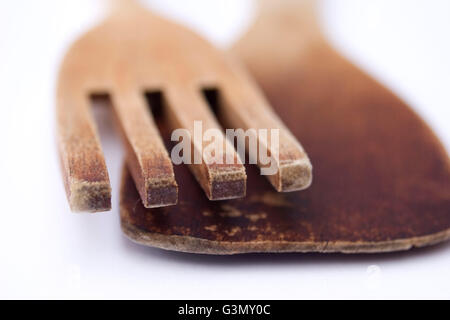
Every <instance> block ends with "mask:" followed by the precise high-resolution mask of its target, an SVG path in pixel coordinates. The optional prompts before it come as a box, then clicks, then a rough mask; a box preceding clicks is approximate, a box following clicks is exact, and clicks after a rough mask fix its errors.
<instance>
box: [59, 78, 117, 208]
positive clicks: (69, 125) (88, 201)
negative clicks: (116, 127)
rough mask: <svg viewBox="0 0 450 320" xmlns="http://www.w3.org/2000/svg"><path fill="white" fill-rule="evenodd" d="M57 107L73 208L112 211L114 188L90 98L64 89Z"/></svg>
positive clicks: (68, 193)
mask: <svg viewBox="0 0 450 320" xmlns="http://www.w3.org/2000/svg"><path fill="white" fill-rule="evenodd" d="M57 105H58V108H57V119H58V138H59V140H58V149H59V156H60V161H61V167H62V173H63V178H64V186H65V188H66V193H67V197H68V200H69V205H70V208H71V210H72V211H73V212H99V211H108V210H110V209H111V186H110V183H109V177H108V171H107V169H106V164H105V159H104V156H103V152H102V148H101V146H100V139H99V137H98V133H97V128H96V126H95V122H94V119H93V116H92V111H91V108H90V107H91V105H90V100H89V97H88V96H85V95H84V94H83V93H82V91H79V92H77V91H76V90H75V89H73V88H65V87H63V86H60V87H59V89H58V96H57Z"/></svg>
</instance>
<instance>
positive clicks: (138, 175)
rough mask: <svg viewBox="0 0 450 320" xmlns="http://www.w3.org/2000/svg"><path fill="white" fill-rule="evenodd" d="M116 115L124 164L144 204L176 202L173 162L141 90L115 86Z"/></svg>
mask: <svg viewBox="0 0 450 320" xmlns="http://www.w3.org/2000/svg"><path fill="white" fill-rule="evenodd" d="M116 89H117V90H115V91H114V94H113V101H112V104H113V109H114V114H115V119H116V122H117V124H118V127H119V128H120V133H121V137H122V141H123V142H124V145H125V150H126V162H127V166H128V168H129V170H130V172H131V175H132V176H133V179H134V182H135V184H136V187H137V189H138V191H139V194H140V196H141V199H142V203H143V204H144V206H145V207H146V208H155V207H164V206H170V205H175V204H176V203H177V201H178V185H177V183H176V181H175V174H174V172H173V167H172V162H171V160H170V157H169V154H168V152H167V150H166V148H165V146H164V142H163V140H162V138H161V135H160V133H159V131H158V128H157V126H156V123H155V121H154V119H153V116H152V114H151V112H150V109H149V106H148V105H147V101H146V99H145V95H144V92H142V93H141V92H137V91H135V90H125V89H124V87H122V88H116Z"/></svg>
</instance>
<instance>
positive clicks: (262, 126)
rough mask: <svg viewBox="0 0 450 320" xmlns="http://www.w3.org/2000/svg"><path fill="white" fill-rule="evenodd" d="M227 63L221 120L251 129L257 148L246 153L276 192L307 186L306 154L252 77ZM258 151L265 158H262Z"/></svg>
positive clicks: (308, 167) (309, 177)
mask: <svg viewBox="0 0 450 320" xmlns="http://www.w3.org/2000/svg"><path fill="white" fill-rule="evenodd" d="M230 62H231V63H230V70H231V72H229V73H227V74H226V75H225V76H224V78H225V79H224V82H223V83H222V84H221V85H222V89H223V90H222V104H223V106H222V108H220V116H221V118H222V121H223V122H224V123H225V124H226V125H227V126H229V128H242V129H243V130H245V131H247V130H251V131H253V132H252V133H251V134H250V131H247V132H248V133H249V134H250V136H253V138H256V140H257V144H258V151H256V149H255V148H254V149H253V150H247V151H248V152H249V153H251V152H253V155H251V154H249V156H250V158H251V157H253V158H255V159H257V164H258V166H259V167H260V168H261V169H264V170H262V172H263V171H265V172H266V173H265V175H267V179H268V180H269V181H270V183H271V184H272V185H273V186H274V188H275V189H276V190H277V191H278V192H292V191H299V190H304V189H307V188H308V187H309V186H310V185H311V183H312V165H311V162H310V160H309V158H308V155H307V154H306V152H305V151H304V149H303V147H302V146H301V144H300V142H299V141H298V140H297V139H296V138H295V137H294V135H293V134H292V133H291V132H290V131H289V129H288V128H287V127H286V126H285V125H284V123H283V122H282V121H281V119H280V118H279V117H278V116H277V115H276V114H275V112H274V111H273V110H272V108H271V106H270V105H269V103H268V102H267V101H266V99H265V97H264V96H263V93H262V92H261V91H260V89H259V88H258V87H257V86H256V85H255V84H254V83H253V80H252V79H250V78H248V77H247V75H246V74H245V73H244V71H243V70H242V69H241V66H239V65H237V64H235V63H234V61H231V60H230ZM274 129H275V131H274V135H273V136H272V134H271V133H272V131H273V130H274ZM264 132H266V134H264ZM269 137H270V138H269ZM272 137H274V139H272ZM277 137H278V138H277ZM272 140H274V141H272ZM261 150H262V153H263V154H266V155H267V158H268V159H264V161H262V158H261Z"/></svg>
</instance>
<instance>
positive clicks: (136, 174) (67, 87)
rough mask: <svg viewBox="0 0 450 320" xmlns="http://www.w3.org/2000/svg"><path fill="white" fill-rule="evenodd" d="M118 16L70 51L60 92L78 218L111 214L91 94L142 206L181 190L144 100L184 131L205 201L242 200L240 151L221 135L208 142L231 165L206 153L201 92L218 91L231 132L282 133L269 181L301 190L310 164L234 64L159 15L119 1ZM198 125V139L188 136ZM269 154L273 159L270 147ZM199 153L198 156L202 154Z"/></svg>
mask: <svg viewBox="0 0 450 320" xmlns="http://www.w3.org/2000/svg"><path fill="white" fill-rule="evenodd" d="M117 6H118V7H117V9H116V10H114V11H113V13H112V14H111V15H110V16H109V17H108V18H107V19H106V20H105V21H104V22H103V23H102V24H101V25H99V26H98V27H96V28H94V29H93V30H91V31H90V32H88V33H87V34H85V35H84V36H83V37H82V38H81V39H80V40H78V41H77V42H76V43H75V44H74V45H73V46H72V47H71V48H70V50H69V52H68V53H67V55H66V57H65V59H64V61H63V63H62V66H61V70H60V74H59V84H58V92H57V114H58V117H57V120H58V138H59V150H60V155H61V162H62V168H63V174H64V179H65V182H66V189H67V194H68V198H69V202H70V205H71V208H72V210H74V211H102V210H107V209H109V208H110V186H109V178H108V173H107V170H106V166H105V161H104V158H103V153H102V150H101V147H100V144H99V138H98V134H97V132H96V126H95V123H94V121H93V119H92V115H91V112H90V96H91V95H93V94H108V95H109V96H110V99H111V102H112V105H113V109H114V112H115V114H116V116H117V117H116V118H117V122H118V127H119V128H120V129H121V130H120V131H121V133H122V137H123V141H124V145H125V147H126V151H127V164H128V167H129V169H130V172H131V174H132V176H133V178H134V181H135V183H136V185H137V188H138V190H139V193H140V195H141V198H142V201H143V204H144V206H146V207H158V206H165V205H173V204H175V203H176V201H177V188H178V185H177V182H176V180H175V177H174V174H173V169H172V163H171V159H170V158H169V155H168V153H167V151H166V149H165V148H164V145H163V143H162V140H161V138H160V134H159V132H158V131H157V129H156V126H155V123H154V120H153V116H152V114H151V113H150V112H149V109H148V105H147V102H146V101H145V97H144V96H145V93H155V92H157V93H160V94H161V97H162V98H161V102H162V104H163V107H162V109H163V112H164V116H165V117H166V119H168V121H169V124H170V126H171V129H177V128H184V129H186V130H188V132H189V133H190V136H189V138H188V140H189V141H188V144H190V145H191V146H192V150H193V151H192V154H199V158H200V159H201V163H199V164H193V165H191V166H190V169H191V170H192V172H193V174H194V175H195V177H196V178H197V181H198V183H199V184H200V185H201V186H202V188H203V189H204V191H205V193H206V195H207V197H208V198H209V199H211V200H221V199H228V198H236V197H242V196H244V195H245V190H246V173H245V169H244V166H243V165H242V163H241V162H240V160H239V157H238V155H237V153H236V151H235V150H234V149H233V147H231V148H227V147H226V145H228V144H229V142H227V140H226V139H225V136H224V135H223V134H222V135H220V136H219V137H216V139H215V140H214V141H213V143H214V144H215V145H217V146H219V147H218V149H219V150H222V151H221V153H220V155H217V154H216V157H219V158H220V156H223V157H222V158H223V159H225V158H227V157H229V158H231V159H234V160H235V161H234V163H232V164H228V163H225V164H220V163H216V162H215V161H214V159H212V157H211V155H210V154H208V153H206V152H202V151H201V149H202V148H204V147H205V146H206V145H207V144H209V142H205V141H203V140H202V133H203V132H204V131H206V130H207V129H213V128H214V129H220V130H222V128H221V127H220V125H219V123H218V121H217V120H216V118H215V115H214V114H213V112H212V111H211V110H210V106H208V104H207V102H206V100H205V98H204V96H203V93H202V90H204V89H211V88H213V89H216V90H217V91H218V92H219V93H220V100H221V105H224V106H226V108H223V109H222V112H221V117H223V118H224V119H226V121H227V123H228V124H229V125H230V126H229V128H242V129H244V130H247V129H249V128H254V129H259V128H264V129H271V128H279V129H281V132H280V155H279V161H278V162H277V163H276V168H277V169H276V173H275V174H274V175H272V176H269V179H270V181H271V182H272V183H273V185H274V187H275V188H276V189H277V190H279V191H293V190H299V189H304V188H306V187H308V186H309V185H310V183H311V175H312V172H311V164H310V162H309V159H308V157H307V155H306V154H305V152H304V151H303V149H302V147H301V146H300V144H299V143H298V142H297V141H296V140H295V138H294V137H293V136H292V134H291V133H290V132H289V131H288V130H287V129H285V127H284V125H283V124H282V123H281V121H280V120H279V118H278V117H277V116H276V115H275V113H274V112H273V111H272V110H271V108H270V106H269V105H268V103H267V101H266V100H265V98H264V97H263V96H262V95H261V93H260V91H259V89H258V88H257V87H256V86H255V85H254V84H253V83H252V81H251V80H250V79H248V77H247V76H246V75H245V72H243V70H242V69H241V68H240V66H239V65H238V64H237V63H235V62H234V61H232V59H229V57H227V56H226V55H225V54H223V53H222V52H219V51H218V50H217V49H215V48H214V47H212V46H211V45H210V44H209V43H207V42H206V41H205V40H203V39H201V38H200V37H198V36H196V35H195V34H193V33H192V32H190V31H188V30H187V29H186V28H183V27H181V26H179V25H176V24H174V23H171V22H168V21H166V20H165V19H162V18H161V17H158V16H156V15H154V14H152V13H150V12H148V11H146V10H145V9H144V8H142V7H141V6H140V5H138V4H137V3H136V2H135V1H131V0H129V1H125V0H120V1H117ZM194 121H201V122H202V127H203V131H202V132H200V136H197V137H196V136H195V135H194ZM269 150H270V151H271V152H272V153H273V151H274V150H272V147H271V145H270V146H269ZM203 151H204V150H203Z"/></svg>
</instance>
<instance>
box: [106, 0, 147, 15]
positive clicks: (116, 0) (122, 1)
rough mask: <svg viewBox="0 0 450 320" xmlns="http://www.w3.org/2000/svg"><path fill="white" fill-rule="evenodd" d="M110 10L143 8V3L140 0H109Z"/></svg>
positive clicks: (113, 11) (119, 10) (112, 11)
mask: <svg viewBox="0 0 450 320" xmlns="http://www.w3.org/2000/svg"><path fill="white" fill-rule="evenodd" d="M109 7H110V12H111V13H115V12H121V11H123V10H130V9H136V8H141V7H142V5H141V4H140V2H139V1H138V0H109Z"/></svg>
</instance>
